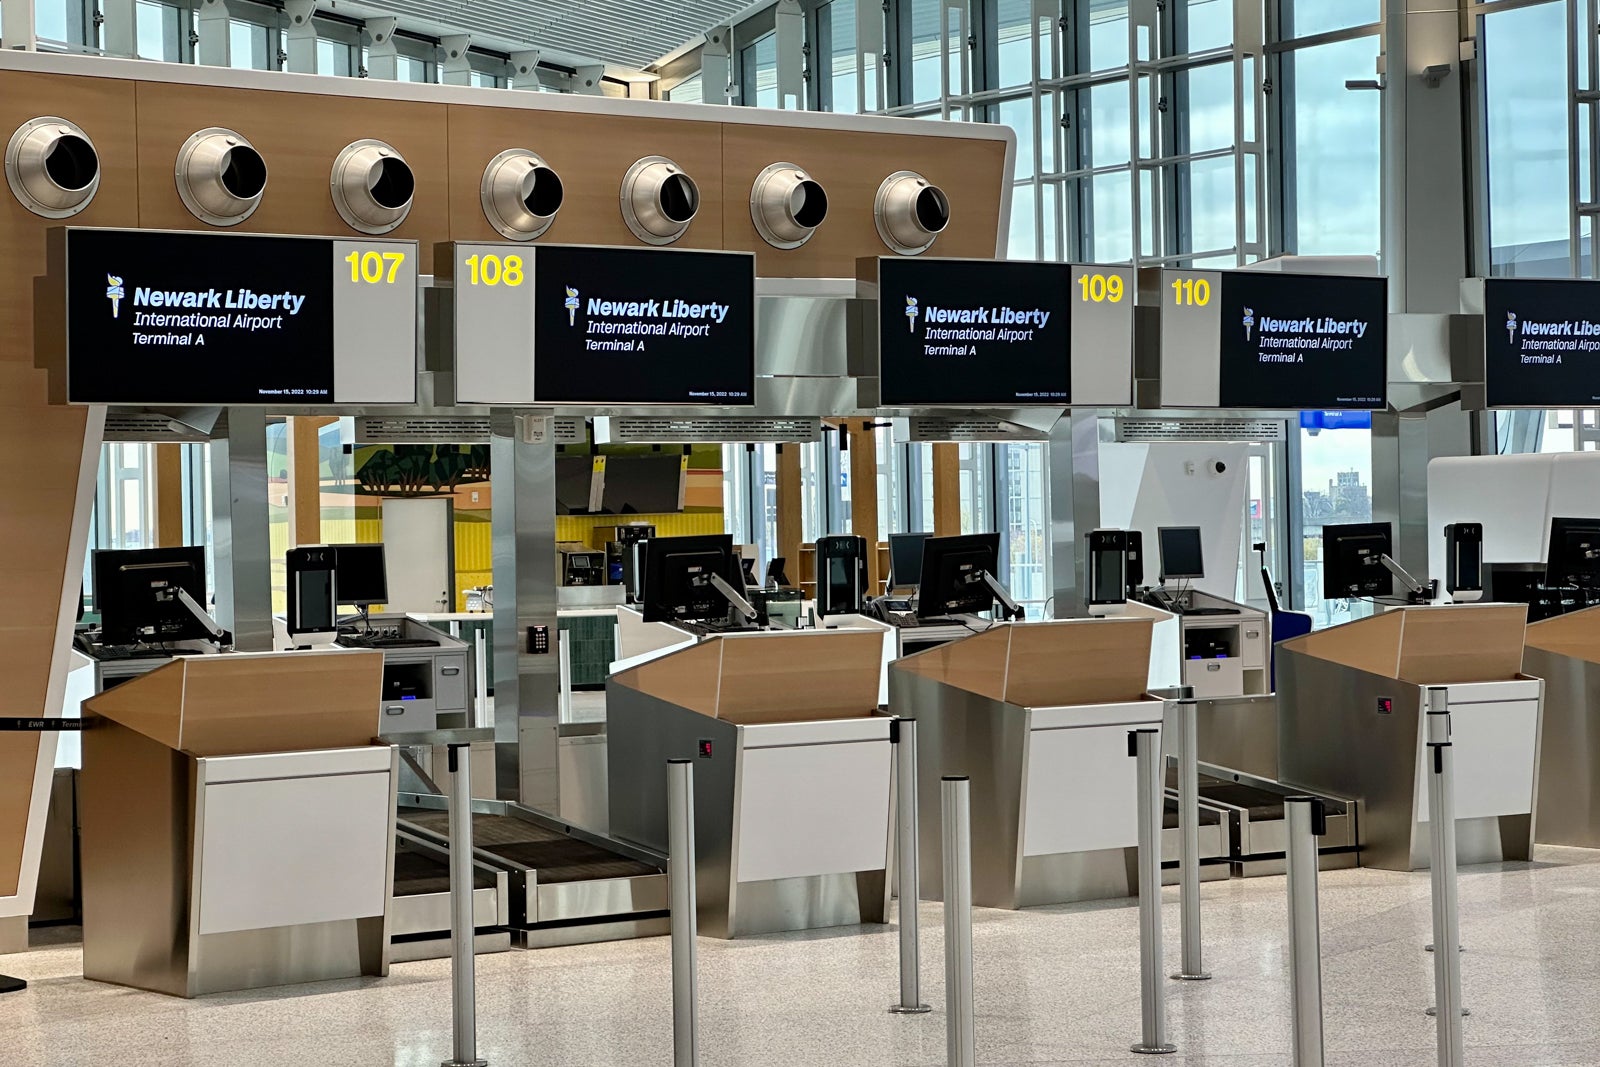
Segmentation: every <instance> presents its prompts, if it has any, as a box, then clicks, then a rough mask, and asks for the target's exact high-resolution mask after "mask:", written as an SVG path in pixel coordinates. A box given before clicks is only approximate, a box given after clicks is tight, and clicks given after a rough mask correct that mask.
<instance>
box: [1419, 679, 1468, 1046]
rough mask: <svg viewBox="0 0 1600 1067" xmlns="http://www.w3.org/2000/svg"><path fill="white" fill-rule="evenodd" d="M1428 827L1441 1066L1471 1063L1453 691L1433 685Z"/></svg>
mask: <svg viewBox="0 0 1600 1067" xmlns="http://www.w3.org/2000/svg"><path fill="white" fill-rule="evenodd" d="M1427 699H1428V713H1427V715H1426V716H1425V718H1426V720H1427V730H1428V733H1427V737H1428V829H1429V836H1430V839H1431V843H1432V846H1433V849H1432V852H1433V854H1432V856H1431V857H1430V858H1429V864H1428V866H1429V874H1430V876H1431V881H1432V885H1433V943H1434V946H1435V948H1436V951H1435V952H1434V954H1433V994H1434V1021H1435V1024H1436V1026H1437V1030H1438V1049H1439V1067H1461V1064H1462V1063H1464V1062H1465V1058H1464V1057H1465V1053H1464V1051H1463V1041H1464V1038H1463V1035H1462V1031H1461V1016H1462V1015H1463V1014H1464V1012H1463V1009H1462V1007H1461V953H1460V952H1459V951H1454V952H1452V951H1449V949H1450V948H1451V947H1452V946H1458V945H1460V944H1461V920H1460V915H1459V914H1458V912H1457V909H1456V807H1455V782H1454V769H1455V763H1454V761H1455V752H1454V747H1453V746H1452V745H1451V743H1450V711H1449V707H1448V699H1449V692H1448V690H1446V689H1445V688H1444V687H1443V686H1434V687H1431V688H1429V689H1428V697H1427Z"/></svg>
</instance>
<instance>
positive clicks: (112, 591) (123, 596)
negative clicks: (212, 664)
mask: <svg viewBox="0 0 1600 1067" xmlns="http://www.w3.org/2000/svg"><path fill="white" fill-rule="evenodd" d="M177 589H182V590H184V591H185V592H187V593H188V594H189V596H190V597H191V598H192V599H193V600H194V602H195V603H196V604H199V605H202V606H203V605H204V604H205V602H206V550H205V549H204V548H201V547H199V546H193V547H188V548H145V549H135V550H108V549H101V550H99V551H97V552H95V554H94V595H95V603H96V605H97V606H98V607H99V609H100V628H101V640H102V641H103V642H104V643H105V644H108V645H132V644H140V643H146V644H159V643H161V642H164V641H196V640H204V639H206V638H209V637H210V636H211V635H210V633H209V632H208V631H207V630H206V628H205V626H204V625H202V624H201V622H200V621H199V620H198V619H196V618H195V617H194V615H193V613H191V612H190V611H189V610H188V608H186V607H185V606H184V605H183V604H182V603H181V602H180V601H179V600H177V599H176V598H175V597H173V596H172V593H173V592H174V591H175V590H177Z"/></svg>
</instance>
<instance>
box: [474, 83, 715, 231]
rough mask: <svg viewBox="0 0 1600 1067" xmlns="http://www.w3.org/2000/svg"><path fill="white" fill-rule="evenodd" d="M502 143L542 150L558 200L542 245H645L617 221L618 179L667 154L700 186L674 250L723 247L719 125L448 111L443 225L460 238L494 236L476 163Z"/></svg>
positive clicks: (502, 148) (476, 109)
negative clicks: (446, 219)
mask: <svg viewBox="0 0 1600 1067" xmlns="http://www.w3.org/2000/svg"><path fill="white" fill-rule="evenodd" d="M508 148H526V149H528V150H529V151H532V152H536V153H538V154H539V155H541V156H543V157H544V160H545V162H547V163H549V164H550V166H551V167H553V168H555V171H556V173H557V174H559V175H561V185H562V189H563V191H564V192H565V199H564V201H563V203H562V207H561V211H560V212H559V213H558V214H557V215H556V221H555V223H554V224H552V225H551V227H550V229H549V230H547V231H545V234H544V236H543V237H541V238H540V239H539V240H540V241H542V242H544V243H546V244H606V245H631V246H634V247H641V248H642V247H648V246H646V245H645V244H644V242H642V241H640V240H639V239H638V238H637V237H635V236H634V235H633V233H632V232H631V231H629V229H628V227H627V225H626V224H625V223H624V222H623V221H622V211H621V191H622V176H623V175H624V174H625V173H627V170H628V168H629V167H630V166H632V165H633V163H634V161H635V160H637V159H639V158H640V157H642V156H650V155H660V156H666V157H668V158H669V159H671V160H672V161H673V162H675V163H677V164H678V165H679V166H680V167H682V168H683V169H684V171H685V172H686V173H687V174H688V175H689V177H691V178H693V179H694V181H695V184H696V185H698V186H699V187H700V212H699V214H698V215H696V217H695V220H694V222H692V223H690V225H689V232H688V233H686V234H684V236H683V237H682V238H681V239H679V241H678V242H677V244H676V245H675V246H673V247H680V248H721V247H723V234H722V219H723V204H722V181H721V170H722V126H721V124H719V123H713V122H676V123H673V124H672V125H671V126H670V127H667V126H664V125H663V124H662V123H661V122H659V121H654V120H651V119H647V118H634V117H631V116H629V117H622V116H617V117H607V118H605V119H600V118H598V117H597V116H594V115H572V114H565V113H562V112H534V111H525V110H516V109H512V108H498V107H460V106H452V107H451V108H450V187H451V190H452V197H451V202H450V224H451V228H452V230H453V232H454V235H455V238H454V239H455V240H458V241H500V240H503V238H502V237H501V236H500V235H499V234H498V233H496V232H495V230H494V228H493V227H492V226H490V225H489V222H488V220H487V219H485V218H484V216H483V206H482V204H481V203H480V202H479V199H478V196H479V188H480V186H481V184H482V182H483V168H484V167H485V166H487V165H488V163H489V160H491V159H493V158H494V157H495V156H496V155H498V154H499V153H501V152H503V151H505V150H506V149H508Z"/></svg>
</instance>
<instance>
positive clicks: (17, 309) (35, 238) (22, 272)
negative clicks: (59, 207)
mask: <svg viewBox="0 0 1600 1067" xmlns="http://www.w3.org/2000/svg"><path fill="white" fill-rule="evenodd" d="M41 115H55V116H60V117H62V118H67V119H70V120H71V121H73V122H75V123H77V124H78V125H79V126H80V127H82V129H83V131H84V132H85V133H87V134H88V135H89V140H91V141H93V142H94V146H95V149H96V150H97V151H98V152H99V153H100V172H101V173H100V190H99V192H97V193H96V194H95V198H94V201H93V202H92V203H91V204H90V205H89V206H88V207H87V208H86V209H84V210H83V211H82V212H80V213H79V214H77V215H75V216H73V217H72V218H71V219H68V220H63V221H59V222H58V221H56V220H53V219H44V218H40V217H39V216H38V215H35V214H33V213H32V212H30V211H28V210H27V209H26V208H24V207H23V206H22V205H21V204H19V203H17V199H16V197H14V196H12V195H11V190H10V189H9V188H4V187H0V252H3V253H4V261H3V262H0V360H22V361H25V362H28V363H32V362H33V279H34V277H35V276H37V275H40V274H43V273H44V269H45V265H44V264H45V250H44V246H45V232H46V231H47V230H48V229H49V228H50V227H52V226H62V225H66V224H67V223H71V224H72V225H74V226H134V225H137V224H138V221H139V217H138V188H139V181H138V171H137V168H136V167H135V166H134V160H135V148H134V146H135V142H136V139H137V136H138V134H137V130H136V127H135V122H134V103H133V84H132V83H131V82H124V81H114V80H109V79H107V80H100V79H89V78H62V77H59V76H55V75H48V74H33V73H23V72H17V71H0V149H3V146H4V143H5V142H6V141H9V140H10V139H11V135H12V133H13V132H14V131H15V130H16V128H17V127H18V126H21V125H22V124H23V123H24V122H27V121H28V120H29V119H32V118H37V117H39V116H41Z"/></svg>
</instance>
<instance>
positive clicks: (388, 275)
mask: <svg viewBox="0 0 1600 1067" xmlns="http://www.w3.org/2000/svg"><path fill="white" fill-rule="evenodd" d="M344 261H345V262H346V263H348V264H350V280H351V281H353V282H366V283H367V284H368V285H377V284H378V283H379V282H383V283H384V284H386V285H393V284H394V276H395V275H396V274H397V273H399V271H400V264H402V263H404V262H405V261H406V254H405V253H404V252H351V253H350V254H349V255H348V256H345V257H344ZM385 265H387V267H388V269H387V271H386V270H385V269H384V268H385Z"/></svg>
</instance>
